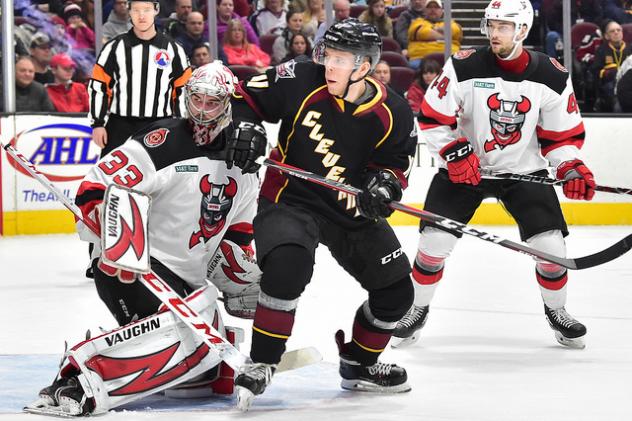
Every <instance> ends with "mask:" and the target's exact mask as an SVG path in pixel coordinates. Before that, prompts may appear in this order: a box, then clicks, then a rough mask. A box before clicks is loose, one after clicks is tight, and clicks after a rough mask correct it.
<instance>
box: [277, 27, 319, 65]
mask: <svg viewBox="0 0 632 421" xmlns="http://www.w3.org/2000/svg"><path fill="white" fill-rule="evenodd" d="M311 55H312V45H311V43H310V42H309V39H308V38H307V36H305V34H303V33H302V32H299V33H297V34H294V35H293V36H292V39H291V40H290V50H289V51H288V53H287V55H286V56H285V57H283V59H282V60H281V62H283V63H284V62H286V61H290V60H297V61H298V60H308V59H309V57H311Z"/></svg>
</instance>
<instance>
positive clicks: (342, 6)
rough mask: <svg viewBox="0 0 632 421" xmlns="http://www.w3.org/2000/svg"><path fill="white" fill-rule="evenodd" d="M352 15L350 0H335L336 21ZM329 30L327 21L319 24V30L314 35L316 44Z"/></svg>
mask: <svg viewBox="0 0 632 421" xmlns="http://www.w3.org/2000/svg"><path fill="white" fill-rule="evenodd" d="M349 16H351V3H349V0H334V22H333V23H336V22H341V21H343V20H345V19H347V18H348V17H349ZM325 31H327V22H323V23H321V24H320V25H319V26H318V31H317V32H316V36H315V37H314V44H316V42H317V41H318V40H319V39H321V38H322V37H323V35H325Z"/></svg>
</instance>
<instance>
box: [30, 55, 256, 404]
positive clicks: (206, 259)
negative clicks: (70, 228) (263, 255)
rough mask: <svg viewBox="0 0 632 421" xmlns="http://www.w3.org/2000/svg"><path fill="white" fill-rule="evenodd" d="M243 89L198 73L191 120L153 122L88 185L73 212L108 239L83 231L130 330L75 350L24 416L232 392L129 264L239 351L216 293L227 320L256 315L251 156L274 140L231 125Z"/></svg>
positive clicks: (226, 374)
mask: <svg viewBox="0 0 632 421" xmlns="http://www.w3.org/2000/svg"><path fill="white" fill-rule="evenodd" d="M236 83H237V79H236V78H235V76H234V75H233V74H232V73H231V72H230V70H229V69H228V68H227V67H225V66H224V65H223V64H222V63H221V62H218V61H216V62H212V63H210V64H207V65H205V66H202V67H200V68H198V69H197V70H196V71H195V72H193V74H192V76H191V78H190V79H189V81H188V82H187V84H186V85H185V92H184V95H185V103H186V107H187V112H188V115H189V116H188V118H186V119H164V120H159V121H157V122H155V123H152V124H151V125H149V126H148V127H146V128H145V129H144V130H141V131H140V132H138V133H136V134H135V135H133V136H132V137H131V138H130V139H128V141H127V142H126V143H125V144H124V145H122V146H121V147H119V148H117V149H115V150H113V151H112V152H111V153H109V154H108V155H106V156H104V157H103V158H102V159H101V160H100V161H99V162H98V163H97V164H96V165H95V166H94V168H93V169H92V170H91V171H90V172H89V174H88V175H87V176H86V177H85V179H84V180H83V182H82V183H81V185H80V187H79V190H78V192H77V197H76V200H75V202H76V204H77V206H79V208H80V209H81V212H82V215H83V218H84V219H90V220H92V221H94V222H95V223H96V225H97V226H99V227H100V231H101V232H98V233H93V232H91V231H88V230H87V228H86V227H85V225H84V224H82V223H81V222H79V223H78V230H79V233H80V237H81V238H82V239H84V240H87V241H90V242H92V243H94V244H95V249H94V252H93V259H94V260H93V262H92V268H93V270H94V274H95V285H96V288H97V292H98V294H99V297H100V298H101V300H102V301H103V302H104V303H105V304H106V306H107V307H108V309H109V310H110V312H111V313H112V314H113V316H114V317H115V318H116V320H117V322H118V324H119V326H120V327H119V328H117V329H115V330H112V331H109V332H105V333H103V334H102V335H100V336H98V337H94V338H89V339H86V340H85V341H83V342H80V343H78V344H76V345H74V346H72V347H71V348H70V349H69V350H67V352H66V353H65V355H64V360H63V362H62V365H61V368H60V371H59V373H58V375H57V377H56V379H55V380H54V382H53V384H52V385H50V386H48V387H45V388H44V389H42V391H41V392H40V394H39V399H37V400H36V401H35V402H34V403H33V404H31V405H29V406H28V407H27V408H25V410H27V411H29V412H36V413H44V414H51V415H63V416H73V415H76V416H80V415H88V414H98V413H102V412H105V411H108V410H110V409H112V408H116V407H119V406H121V405H123V404H126V403H129V402H132V401H135V400H138V399H141V398H143V397H145V396H148V395H150V394H154V393H156V392H160V391H165V394H166V395H167V396H171V397H201V396H207V395H211V394H214V393H215V394H231V393H232V391H233V377H234V372H233V370H232V369H231V368H230V367H228V366H227V365H225V363H223V362H222V361H221V359H220V358H219V356H218V355H217V354H216V353H215V352H214V351H212V350H210V349H209V348H208V347H207V346H206V345H205V344H203V343H202V340H201V339H200V338H199V337H198V336H197V335H196V334H194V333H193V332H192V331H191V330H190V329H189V328H188V327H187V326H186V325H185V324H184V323H183V322H182V321H180V319H179V318H177V317H176V316H175V315H174V314H173V313H172V312H171V311H169V310H168V309H166V308H163V307H161V302H160V301H159V300H158V299H157V298H156V297H155V296H154V295H152V294H151V293H150V292H149V291H148V290H147V289H146V288H145V286H144V285H143V284H142V283H141V282H138V281H136V279H137V276H138V271H137V269H136V268H137V266H136V265H134V264H131V263H130V261H128V260H126V259H130V256H131V260H134V259H136V260H138V262H141V263H142V261H143V260H145V263H146V265H147V266H148V267H149V266H150V267H151V270H152V271H153V272H154V273H156V274H157V275H158V276H159V277H160V278H162V279H163V280H164V281H165V282H166V283H167V284H168V285H169V286H170V287H171V288H172V289H173V290H174V291H176V292H177V293H178V294H180V296H182V297H186V299H185V301H186V302H187V304H188V306H189V307H190V308H191V309H193V310H194V311H195V312H197V314H199V315H201V316H202V317H204V319H205V320H206V321H208V323H212V325H213V327H214V328H215V329H216V330H217V331H219V332H220V333H222V334H225V337H226V338H227V339H228V340H229V341H230V342H232V343H233V344H235V345H237V344H238V343H239V342H241V341H242V337H243V333H241V331H240V330H239V329H236V328H230V327H226V326H224V324H223V322H222V317H221V314H220V311H219V309H218V306H217V300H218V291H217V290H218V289H219V290H220V291H221V292H222V295H223V301H224V307H225V309H226V311H227V312H228V313H229V314H231V315H234V316H238V317H242V318H253V317H254V311H255V308H256V305H257V297H258V294H259V279H260V277H261V272H260V271H259V268H258V267H257V265H256V263H255V260H254V256H253V251H252V248H251V246H250V244H251V241H252V219H253V217H254V215H255V211H256V198H257V194H258V185H259V181H258V177H257V174H256V172H257V170H258V165H257V164H256V163H255V162H254V158H253V157H256V156H259V155H261V153H262V152H261V151H250V150H249V148H250V147H251V146H250V145H258V146H257V147H260V145H264V146H263V147H265V144H266V142H265V130H264V129H263V127H261V126H259V125H258V124H254V123H251V122H248V121H240V122H233V121H232V112H231V97H232V94H233V92H234V89H235V84H236ZM262 138H263V139H262ZM229 142H230V143H231V144H232V145H237V146H238V147H237V148H236V149H235V151H233V153H234V154H236V155H235V157H232V158H233V159H232V160H231V162H234V163H235V164H236V166H233V165H227V164H226V162H225V160H224V159H225V155H226V153H225V152H226V148H227V145H228V143H229ZM240 148H241V149H240ZM145 199H146V200H145ZM138 262H136V263H138ZM132 263H133V262H132Z"/></svg>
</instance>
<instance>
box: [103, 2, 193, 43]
mask: <svg viewBox="0 0 632 421" xmlns="http://www.w3.org/2000/svg"><path fill="white" fill-rule="evenodd" d="M187 1H190V0H187ZM130 29H132V22H130V20H129V10H127V0H114V7H113V8H112V11H111V12H110V16H108V21H107V22H105V23H104V24H103V43H104V44H105V43H106V42H108V41H109V40H111V39H112V38H114V37H115V36H117V35H118V34H122V33H124V32H127V31H129V30H130Z"/></svg>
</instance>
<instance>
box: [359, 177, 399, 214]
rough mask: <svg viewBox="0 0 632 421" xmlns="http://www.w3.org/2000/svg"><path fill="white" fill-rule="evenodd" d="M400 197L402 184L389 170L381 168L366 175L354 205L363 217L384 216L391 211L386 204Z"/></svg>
mask: <svg viewBox="0 0 632 421" xmlns="http://www.w3.org/2000/svg"><path fill="white" fill-rule="evenodd" d="M401 198H402V186H401V184H400V183H399V180H398V179H397V177H396V176H395V175H394V174H393V173H392V172H390V171H387V170H382V171H377V172H371V173H369V174H368V175H367V177H366V178H365V180H364V184H363V186H362V193H360V194H358V197H357V205H356V206H357V208H358V212H360V215H362V216H364V217H365V218H369V219H376V218H386V217H388V216H390V215H391V214H392V213H393V209H391V208H390V207H389V206H388V204H389V203H390V202H392V201H393V200H400V199H401Z"/></svg>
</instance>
